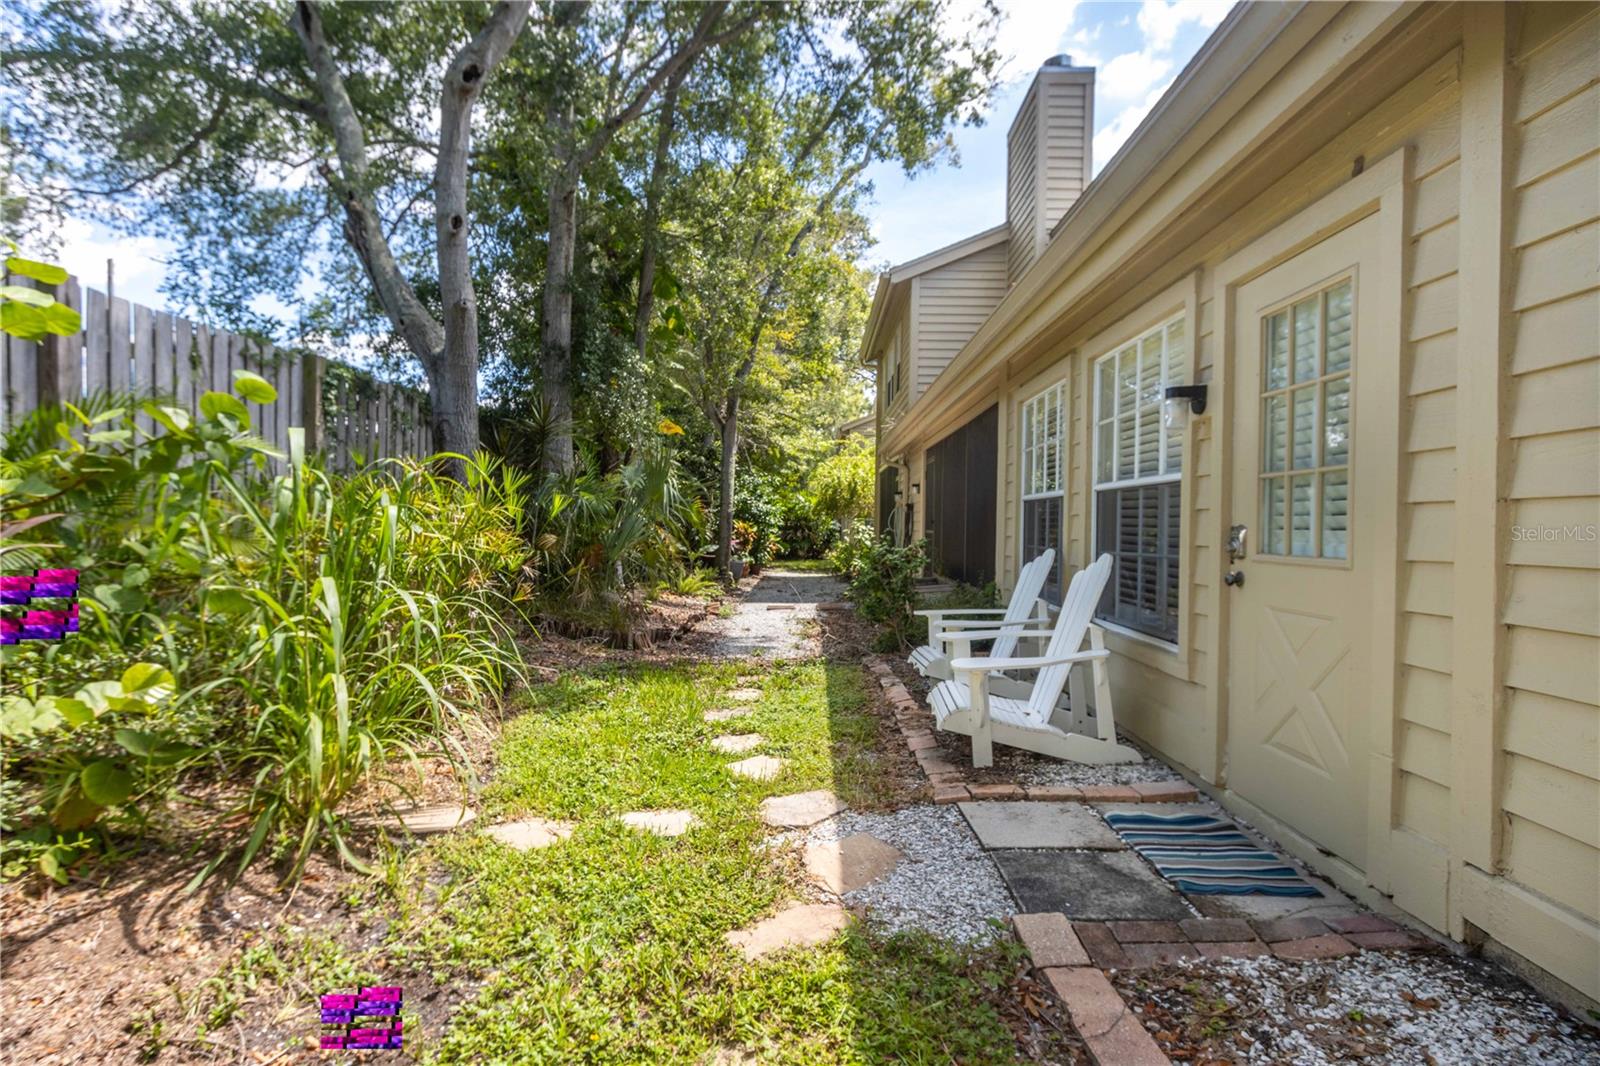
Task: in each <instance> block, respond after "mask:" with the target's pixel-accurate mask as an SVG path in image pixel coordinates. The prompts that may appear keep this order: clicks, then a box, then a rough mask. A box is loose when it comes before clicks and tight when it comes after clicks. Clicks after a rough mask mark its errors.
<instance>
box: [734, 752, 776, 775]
mask: <svg viewBox="0 0 1600 1066" xmlns="http://www.w3.org/2000/svg"><path fill="white" fill-rule="evenodd" d="M728 769H729V770H730V771H732V772H733V773H736V774H738V775H739V776H740V777H748V778H749V779H750V780H752V781H771V780H772V779H773V778H774V777H777V776H778V775H779V774H780V773H782V772H783V760H782V759H779V758H775V757H774V756H771V755H752V756H751V757H750V758H748V759H741V760H740V761H739V762H731V763H729V764H728Z"/></svg>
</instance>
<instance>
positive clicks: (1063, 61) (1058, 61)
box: [1044, 52, 1072, 67]
mask: <svg viewBox="0 0 1600 1066" xmlns="http://www.w3.org/2000/svg"><path fill="white" fill-rule="evenodd" d="M1044 65H1045V66H1047V67H1070V66H1072V57H1071V56H1070V55H1068V54H1067V53H1065V52H1062V53H1060V54H1058V55H1053V56H1051V57H1050V58H1049V59H1046V60H1045V61H1044Z"/></svg>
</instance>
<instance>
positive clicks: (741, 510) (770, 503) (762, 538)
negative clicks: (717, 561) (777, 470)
mask: <svg viewBox="0 0 1600 1066" xmlns="http://www.w3.org/2000/svg"><path fill="white" fill-rule="evenodd" d="M733 499H734V505H733V520H734V523H735V539H736V540H737V541H738V546H737V550H736V551H735V554H736V555H742V556H743V557H745V558H746V559H749V560H750V565H752V566H754V567H755V568H756V569H757V570H761V569H764V568H765V567H766V565H767V564H768V563H770V562H771V561H772V560H773V559H776V558H777V557H778V556H779V555H780V554H782V553H783V549H784V544H783V520H784V501H783V498H782V490H781V486H780V485H779V484H778V480H777V478H775V477H773V476H772V475H770V474H768V473H766V472H764V471H760V470H755V469H752V468H750V467H743V466H741V467H739V468H738V471H737V474H736V477H735V481H734V490H733Z"/></svg>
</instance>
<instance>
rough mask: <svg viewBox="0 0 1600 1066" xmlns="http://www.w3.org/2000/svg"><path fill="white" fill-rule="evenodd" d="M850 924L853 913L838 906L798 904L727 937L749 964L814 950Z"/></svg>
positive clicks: (832, 904) (735, 931)
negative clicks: (772, 956) (778, 954)
mask: <svg viewBox="0 0 1600 1066" xmlns="http://www.w3.org/2000/svg"><path fill="white" fill-rule="evenodd" d="M849 922H850V912H849V911H847V910H845V909H844V908H843V907H841V906H839V905H838V904H834V903H796V904H792V905H791V906H789V907H786V908H784V909H783V910H781V911H779V912H778V913H777V914H774V915H773V916H772V917H771V918H764V919H762V920H761V921H759V922H757V923H756V924H754V925H752V926H750V927H749V928H748V929H736V930H734V931H733V932H730V933H728V934H727V941H728V943H729V944H730V945H731V946H733V947H735V948H738V949H739V950H740V951H741V952H743V953H744V957H745V959H746V960H747V961H754V960H755V959H759V958H760V957H761V956H763V955H767V954H770V953H771V952H774V951H779V950H782V949H783V948H792V947H811V946H812V945H814V944H821V943H823V942H824V941H826V940H829V939H831V938H832V937H833V934H835V933H837V932H838V931H839V930H841V929H843V928H844V927H845V926H846V925H847V924H849Z"/></svg>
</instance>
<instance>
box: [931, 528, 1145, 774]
mask: <svg viewBox="0 0 1600 1066" xmlns="http://www.w3.org/2000/svg"><path fill="white" fill-rule="evenodd" d="M1111 563H1112V560H1111V556H1110V555H1102V556H1100V558H1099V559H1097V560H1095V561H1094V563H1092V564H1091V565H1089V566H1088V567H1086V568H1084V569H1083V570H1080V571H1078V572H1077V573H1076V574H1074V575H1073V576H1072V582H1071V583H1070V584H1069V585H1068V586H1067V596H1066V600H1065V601H1064V602H1063V603H1062V605H1061V615H1060V617H1059V618H1058V619H1057V620H1056V624H1055V628H1054V629H1053V630H1052V631H1051V633H1050V643H1049V645H1048V646H1047V647H1046V648H1045V652H1044V654H1043V655H1038V656H1031V657H1026V658H1012V657H1001V656H979V657H972V656H963V655H952V657H951V660H950V668H951V670H953V671H954V672H955V675H956V677H955V679H954V680H950V681H945V682H942V683H940V684H939V685H938V686H937V687H935V688H934V690H933V692H932V693H931V694H930V696H929V698H928V702H929V704H930V705H931V707H932V709H933V717H934V721H935V723H936V725H937V728H939V729H944V730H948V731H949V732H952V733H962V734H964V735H966V736H970V737H971V738H972V765H973V766H977V767H983V766H990V765H993V763H994V747H993V745H994V743H995V742H999V743H1001V744H1009V745H1010V746H1012V747H1014V748H1024V749H1026V750H1028V751H1036V752H1039V753H1040V754H1041V755H1050V756H1053V757H1055V758H1058V759H1072V760H1074V761H1076V762H1085V763H1097V764H1104V763H1131V762H1138V761H1139V760H1140V758H1141V756H1140V754H1139V753H1138V752H1137V751H1135V750H1134V749H1133V748H1130V747H1128V746H1127V745H1126V744H1119V743H1117V730H1116V723H1115V720H1114V718H1113V717H1112V710H1111V682H1110V679H1109V677H1108V676H1107V671H1106V659H1107V658H1108V657H1109V656H1110V654H1111V653H1110V652H1108V651H1107V650H1106V646H1105V631H1104V630H1102V629H1101V628H1100V627H1099V626H1097V625H1095V624H1094V623H1093V621H1092V619H1093V617H1094V608H1095V604H1097V603H1099V602H1100V594H1101V593H1102V592H1103V591H1104V590H1105V587H1106V581H1107V580H1108V579H1109V578H1110V576H1111ZM1034 632H1035V631H1031V630H1024V629H1022V628H1020V627H1007V629H1006V630H1001V629H993V630H988V631H984V632H983V633H982V635H979V634H978V633H973V634H971V635H970V636H969V637H968V636H963V638H962V642H963V643H967V642H968V640H972V641H976V640H988V639H998V635H1001V634H1006V635H1015V636H1017V637H1021V636H1031V635H1034ZM1086 638H1087V640H1088V643H1089V647H1088V648H1087V649H1085V648H1084V647H1083V645H1084V641H1085V639H1086ZM1078 664H1088V666H1089V667H1090V669H1091V670H1092V671H1093V674H1094V713H1093V714H1090V713H1089V709H1088V708H1087V707H1086V706H1084V702H1083V699H1082V698H1081V696H1082V694H1081V692H1080V686H1078V685H1075V684H1074V685H1073V686H1072V699H1071V700H1070V701H1069V702H1068V705H1067V706H1066V708H1064V709H1063V708H1060V707H1059V706H1058V704H1059V701H1060V699H1061V694H1062V690H1063V689H1064V688H1066V687H1067V685H1068V682H1069V679H1070V677H1071V671H1072V669H1073V667H1074V666H1076V665H1078ZM1016 670H1037V671H1039V674H1038V676H1037V677H1036V678H1035V679H1034V681H1033V684H1032V686H1031V688H1029V689H1028V690H1027V692H1026V695H1022V694H1020V693H1019V694H1017V695H1000V694H998V693H997V692H996V691H995V685H994V679H995V677H996V676H997V675H998V676H1002V677H1003V676H1004V675H1005V672H1007V671H1016ZM1018 684H1020V682H1018Z"/></svg>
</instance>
